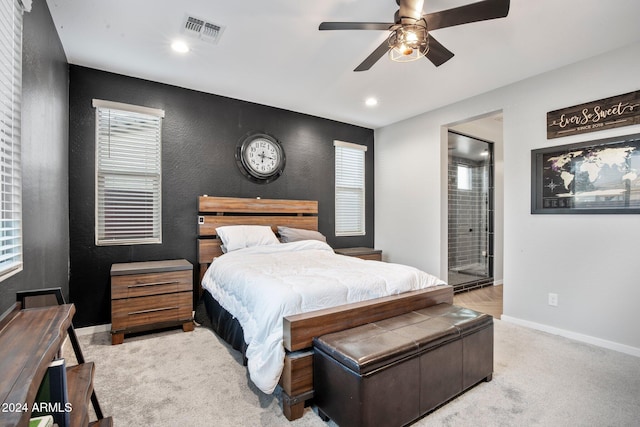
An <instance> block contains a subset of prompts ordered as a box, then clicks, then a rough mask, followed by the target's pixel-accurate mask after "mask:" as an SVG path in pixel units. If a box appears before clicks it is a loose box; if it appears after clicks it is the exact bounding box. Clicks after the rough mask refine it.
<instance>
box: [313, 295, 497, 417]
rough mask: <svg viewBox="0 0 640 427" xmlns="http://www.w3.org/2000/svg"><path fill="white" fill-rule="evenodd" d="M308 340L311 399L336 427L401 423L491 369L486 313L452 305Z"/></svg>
mask: <svg viewBox="0 0 640 427" xmlns="http://www.w3.org/2000/svg"><path fill="white" fill-rule="evenodd" d="M313 343H314V356H313V371H314V372H313V377H314V401H315V403H316V405H317V407H318V412H319V415H320V416H321V417H322V418H323V419H324V420H325V421H326V420H328V419H329V418H330V419H333V420H334V421H335V422H336V423H337V424H338V425H340V426H341V427H348V426H396V425H398V426H401V425H405V424H407V423H410V422H412V421H415V420H416V419H418V418H420V417H421V416H423V415H425V414H426V413H428V412H429V411H432V410H433V409H435V408H437V407H438V406H440V405H442V404H443V403H445V402H447V401H448V400H450V399H452V398H453V397H455V396H457V395H458V394H460V393H462V392H463V391H464V390H466V389H468V388H469V387H471V386H473V385H475V384H477V383H478V382H480V381H482V380H486V381H490V380H491V376H492V373H493V318H492V317H491V316H489V315H487V314H483V313H478V312H476V311H473V310H470V309H466V308H462V307H458V306H455V305H451V304H438V305H434V306H431V307H428V308H425V309H422V310H418V311H412V312H409V313H406V314H403V315H400V316H396V317H392V318H389V319H385V320H382V321H379V322H375V323H369V324H366V325H362V326H358V327H355V328H352V329H347V330H344V331H340V332H335V333H331V334H327V335H323V336H321V337H317V338H314V340H313Z"/></svg>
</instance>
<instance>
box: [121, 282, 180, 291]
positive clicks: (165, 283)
mask: <svg viewBox="0 0 640 427" xmlns="http://www.w3.org/2000/svg"><path fill="white" fill-rule="evenodd" d="M178 283H180V282H179V281H177V280H171V281H168V282H151V283H137V284H135V285H129V286H127V288H129V289H131V288H144V287H145V286H158V285H175V284H178Z"/></svg>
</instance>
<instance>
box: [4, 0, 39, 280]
mask: <svg viewBox="0 0 640 427" xmlns="http://www.w3.org/2000/svg"><path fill="white" fill-rule="evenodd" d="M29 10H31V0H24V1H22V2H20V1H18V0H0V28H1V29H2V31H0V75H1V77H2V79H1V80H0V280H4V279H6V278H7V277H9V276H12V275H14V274H15V273H18V272H19V271H21V270H22V169H21V163H20V134H21V112H20V110H21V104H22V14H23V12H24V11H29Z"/></svg>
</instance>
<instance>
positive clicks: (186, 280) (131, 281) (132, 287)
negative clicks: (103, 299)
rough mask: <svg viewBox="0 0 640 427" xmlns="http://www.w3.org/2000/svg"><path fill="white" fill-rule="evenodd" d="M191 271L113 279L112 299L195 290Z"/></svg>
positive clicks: (116, 277) (135, 275) (132, 275)
mask: <svg viewBox="0 0 640 427" xmlns="http://www.w3.org/2000/svg"><path fill="white" fill-rule="evenodd" d="M192 276H193V273H192V271H191V270H184V271H167V272H162V273H145V274H131V275H128V276H112V277H111V298H113V299H118V298H133V297H141V296H149V295H160V294H168V293H173V292H182V291H191V290H193V289H192V288H193V277H192Z"/></svg>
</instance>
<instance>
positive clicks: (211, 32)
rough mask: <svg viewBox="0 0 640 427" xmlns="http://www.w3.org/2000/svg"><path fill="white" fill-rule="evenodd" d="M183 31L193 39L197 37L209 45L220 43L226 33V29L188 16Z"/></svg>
mask: <svg viewBox="0 0 640 427" xmlns="http://www.w3.org/2000/svg"><path fill="white" fill-rule="evenodd" d="M183 30H184V33H185V34H188V35H189V36H191V37H195V38H198V39H200V40H203V41H206V42H209V43H218V40H219V39H220V36H222V32H223V31H224V27H223V26H221V25H218V24H214V23H212V22H207V21H205V20H204V19H200V18H196V17H193V16H187V17H186V20H185V23H184V27H183Z"/></svg>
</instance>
